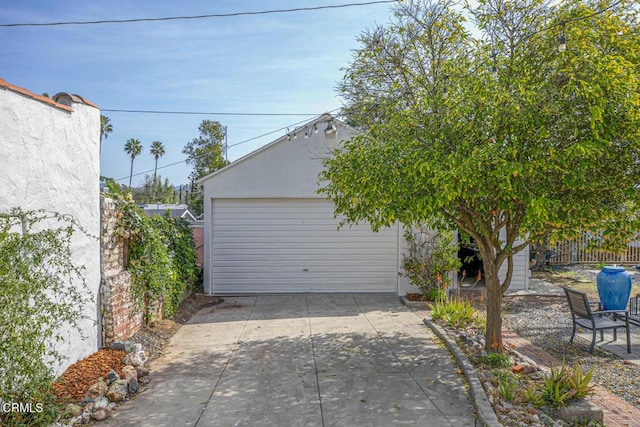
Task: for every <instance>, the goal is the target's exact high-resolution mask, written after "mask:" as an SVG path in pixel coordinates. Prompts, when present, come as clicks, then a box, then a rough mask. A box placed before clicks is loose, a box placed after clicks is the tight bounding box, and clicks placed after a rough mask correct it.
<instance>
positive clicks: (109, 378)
mask: <svg viewBox="0 0 640 427" xmlns="http://www.w3.org/2000/svg"><path fill="white" fill-rule="evenodd" d="M119 379H120V375H118V373H117V372H116V371H114V370H113V369H111V370H110V371H109V373H108V374H107V385H111V384H112V383H113V382H114V381H118V380H119Z"/></svg>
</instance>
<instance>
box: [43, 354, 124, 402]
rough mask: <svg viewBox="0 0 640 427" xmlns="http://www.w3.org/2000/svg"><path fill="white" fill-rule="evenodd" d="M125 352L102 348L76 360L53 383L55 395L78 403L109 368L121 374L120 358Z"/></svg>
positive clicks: (103, 377)
mask: <svg viewBox="0 0 640 427" xmlns="http://www.w3.org/2000/svg"><path fill="white" fill-rule="evenodd" d="M126 354H127V353H125V352H124V351H122V350H114V349H111V348H102V349H100V350H98V351H96V352H95V353H93V354H92V355H91V356H89V357H85V358H84V359H82V360H79V361H77V362H76V363H74V364H73V365H71V366H69V367H68V368H67V370H66V371H64V373H63V374H62V375H61V376H60V377H59V378H58V379H57V380H56V381H55V382H54V383H53V391H54V393H55V395H56V396H57V397H58V399H60V400H61V401H64V402H73V403H79V402H80V401H81V400H82V398H83V397H84V395H85V394H86V393H87V390H88V389H89V387H91V386H92V385H93V384H95V383H96V382H97V381H98V380H100V379H106V378H107V374H108V373H109V371H110V370H111V369H113V370H114V371H116V372H117V373H118V375H122V368H123V367H124V364H123V363H122V359H123V358H124V356H126Z"/></svg>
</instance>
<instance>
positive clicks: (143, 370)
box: [136, 366, 149, 379]
mask: <svg viewBox="0 0 640 427" xmlns="http://www.w3.org/2000/svg"><path fill="white" fill-rule="evenodd" d="M136 372H137V374H138V376H137V377H136V378H138V379H141V378H144V377H146V376H148V375H149V369H147V368H145V367H144V366H136Z"/></svg>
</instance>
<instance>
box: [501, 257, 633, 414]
mask: <svg viewBox="0 0 640 427" xmlns="http://www.w3.org/2000/svg"><path fill="white" fill-rule="evenodd" d="M563 270H572V271H573V272H574V277H575V278H576V279H578V280H580V281H583V282H584V281H592V282H595V275H596V274H597V273H598V270H597V269H593V268H587V267H570V268H569V267H564V268H563ZM628 270H631V269H628ZM629 272H630V273H631V274H632V275H633V276H636V277H635V278H634V282H635V281H636V280H637V276H638V272H636V271H629ZM503 326H504V327H505V328H507V329H510V330H512V331H514V332H516V333H517V334H518V335H520V336H521V337H523V338H526V339H528V340H529V341H531V342H532V343H533V344H534V345H536V346H537V347H540V348H541V349H543V350H545V351H546V352H547V353H549V354H551V355H553V356H555V357H556V358H558V359H560V360H563V359H564V360H565V362H566V363H567V364H568V365H573V364H574V363H575V362H578V363H579V364H580V366H581V368H583V369H584V370H588V369H591V368H592V367H594V366H595V370H594V375H593V379H592V381H593V382H595V383H596V384H598V385H600V386H602V387H604V388H607V389H609V390H610V391H611V392H612V393H614V394H616V395H617V396H619V397H620V398H622V399H624V400H626V401H628V402H630V403H631V404H633V405H635V406H636V407H638V408H640V366H638V365H634V364H631V363H628V362H625V361H623V360H621V359H619V358H618V357H617V356H615V355H612V354H611V353H609V352H607V351H604V350H601V349H599V348H598V347H596V348H595V350H594V352H593V355H589V353H588V348H589V343H588V342H586V341H585V340H581V339H579V338H576V340H575V341H574V342H573V343H569V338H570V337H571V315H570V314H569V311H568V307H567V306H566V301H565V298H564V297H552V296H545V297H540V296H512V297H505V299H504V308H503ZM632 333H636V334H640V328H637V327H634V330H632Z"/></svg>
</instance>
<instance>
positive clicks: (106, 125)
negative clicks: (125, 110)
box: [100, 114, 113, 151]
mask: <svg viewBox="0 0 640 427" xmlns="http://www.w3.org/2000/svg"><path fill="white" fill-rule="evenodd" d="M111 132H113V125H112V124H111V119H110V118H109V117H107V116H103V115H102V114H101V115H100V150H101V151H102V141H104V140H105V139H107V137H108V136H109V134H110V133H111Z"/></svg>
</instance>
